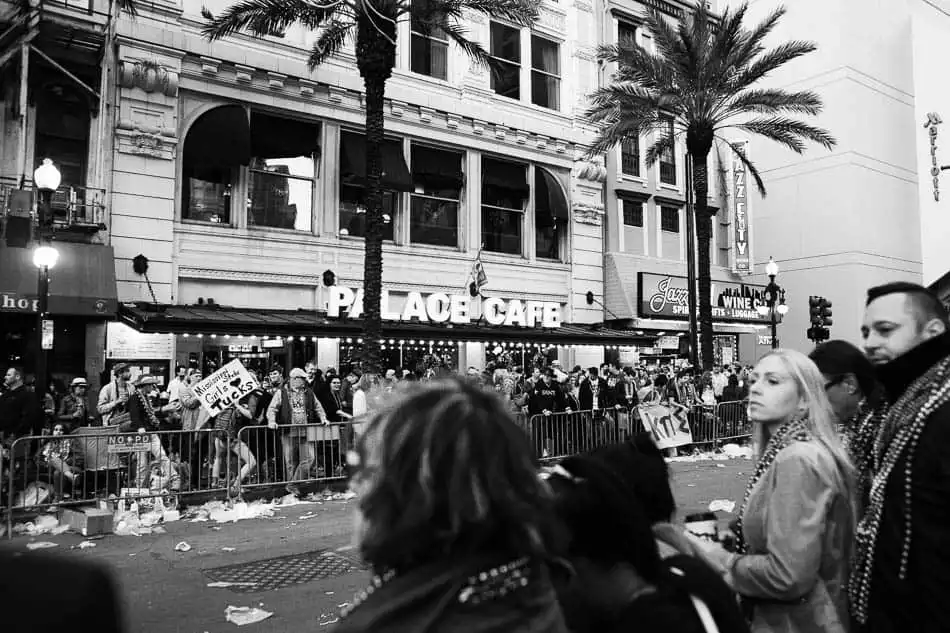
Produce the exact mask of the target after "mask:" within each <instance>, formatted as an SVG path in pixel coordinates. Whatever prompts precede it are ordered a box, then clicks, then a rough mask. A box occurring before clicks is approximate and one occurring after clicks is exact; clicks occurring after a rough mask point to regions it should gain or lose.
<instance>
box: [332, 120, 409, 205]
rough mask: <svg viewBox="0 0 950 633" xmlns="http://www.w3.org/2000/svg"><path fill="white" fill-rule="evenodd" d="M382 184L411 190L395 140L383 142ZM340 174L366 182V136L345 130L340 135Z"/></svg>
mask: <svg viewBox="0 0 950 633" xmlns="http://www.w3.org/2000/svg"><path fill="white" fill-rule="evenodd" d="M382 153H383V173H382V178H381V181H382V184H383V187H384V188H385V189H392V190H395V191H412V190H413V189H414V187H413V184H412V177H411V176H410V175H409V167H408V166H407V165H406V159H405V157H404V156H403V155H402V146H401V145H400V143H398V142H395V141H386V142H384V143H383V148H382ZM340 157H341V160H340V174H341V176H343V177H345V178H349V179H352V180H354V181H356V182H358V183H359V184H364V183H365V182H366V137H365V136H363V135H362V134H353V133H352V132H345V133H343V134H342V135H341V137H340Z"/></svg>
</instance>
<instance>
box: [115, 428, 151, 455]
mask: <svg viewBox="0 0 950 633" xmlns="http://www.w3.org/2000/svg"><path fill="white" fill-rule="evenodd" d="M107 442H108V444H107V450H108V452H109V453H147V452H149V450H150V449H151V446H152V438H151V437H149V434H148V433H123V434H122V435H110V436H109V437H108V440H107Z"/></svg>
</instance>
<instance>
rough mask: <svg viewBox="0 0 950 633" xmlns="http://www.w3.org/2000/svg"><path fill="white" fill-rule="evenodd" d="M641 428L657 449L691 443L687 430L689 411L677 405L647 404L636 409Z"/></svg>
mask: <svg viewBox="0 0 950 633" xmlns="http://www.w3.org/2000/svg"><path fill="white" fill-rule="evenodd" d="M637 411H638V412H639V413H640V419H641V420H642V421H643V428H644V429H645V430H646V431H647V432H648V433H650V434H651V435H652V436H653V439H654V440H655V441H656V445H657V446H658V447H659V448H675V447H677V446H685V445H686V444H692V443H693V434H692V432H690V430H689V415H688V414H689V409H687V408H686V407H683V406H680V405H678V404H670V405H668V406H667V405H661V404H648V405H641V406H639V407H637Z"/></svg>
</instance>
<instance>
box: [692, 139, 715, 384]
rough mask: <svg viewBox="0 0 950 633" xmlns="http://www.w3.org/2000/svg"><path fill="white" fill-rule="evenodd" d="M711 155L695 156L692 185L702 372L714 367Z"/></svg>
mask: <svg viewBox="0 0 950 633" xmlns="http://www.w3.org/2000/svg"><path fill="white" fill-rule="evenodd" d="M708 158H709V152H708V151H707V152H706V153H705V154H702V155H700V156H697V155H693V183H694V184H695V187H696V205H695V209H696V211H695V213H696V271H697V277H698V280H697V281H698V286H699V288H698V289H699V336H700V348H701V359H702V367H703V370H710V369H712V366H713V318H712V297H711V296H710V295H711V294H712V278H711V275H710V261H709V246H710V242H711V241H712V216H711V215H709V210H708V206H707V203H706V200H707V196H708V195H709V169H708V168H707V166H706V161H707V160H708Z"/></svg>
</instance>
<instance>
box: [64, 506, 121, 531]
mask: <svg viewBox="0 0 950 633" xmlns="http://www.w3.org/2000/svg"><path fill="white" fill-rule="evenodd" d="M59 522H60V523H61V524H63V525H68V526H69V527H71V528H72V529H74V530H76V531H77V532H79V533H80V534H82V535H83V536H95V535H96V534H112V513H111V512H109V511H108V510H100V509H99V508H64V509H63V510H62V513H61V514H60V517H59Z"/></svg>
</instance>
